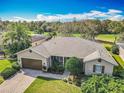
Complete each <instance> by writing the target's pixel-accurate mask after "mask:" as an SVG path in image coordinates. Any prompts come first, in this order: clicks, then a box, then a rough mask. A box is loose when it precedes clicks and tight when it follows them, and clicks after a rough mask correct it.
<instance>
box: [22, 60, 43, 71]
mask: <svg viewBox="0 0 124 93" xmlns="http://www.w3.org/2000/svg"><path fill="white" fill-rule="evenodd" d="M22 67H23V68H31V69H40V70H41V69H42V60H35V59H27V58H22Z"/></svg>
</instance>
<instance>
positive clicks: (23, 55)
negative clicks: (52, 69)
mask: <svg viewBox="0 0 124 93" xmlns="http://www.w3.org/2000/svg"><path fill="white" fill-rule="evenodd" d="M17 58H18V63H19V65H20V66H21V67H22V61H21V58H28V59H38V60H42V66H46V67H49V63H48V62H47V58H45V57H43V56H40V55H39V54H37V53H35V52H33V51H32V52H29V50H26V51H24V52H22V53H19V54H17Z"/></svg>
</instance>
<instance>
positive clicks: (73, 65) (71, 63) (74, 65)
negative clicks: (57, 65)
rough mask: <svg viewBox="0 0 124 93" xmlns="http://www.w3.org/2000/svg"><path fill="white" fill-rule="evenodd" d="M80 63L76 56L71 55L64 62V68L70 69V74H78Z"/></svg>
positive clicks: (80, 67)
mask: <svg viewBox="0 0 124 93" xmlns="http://www.w3.org/2000/svg"><path fill="white" fill-rule="evenodd" d="M82 67H83V66H82V63H81V62H80V60H79V59H78V58H76V57H72V58H70V59H68V60H67V62H66V64H65V68H66V69H67V70H68V71H70V73H71V74H72V75H74V76H75V75H78V74H80V73H81V72H82V69H83V68H82Z"/></svg>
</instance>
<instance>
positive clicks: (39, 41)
mask: <svg viewBox="0 0 124 93" xmlns="http://www.w3.org/2000/svg"><path fill="white" fill-rule="evenodd" d="M44 41H45V39H43V40H38V41H35V42H33V43H32V44H31V45H32V46H37V45H40V44H41V43H43V42H44Z"/></svg>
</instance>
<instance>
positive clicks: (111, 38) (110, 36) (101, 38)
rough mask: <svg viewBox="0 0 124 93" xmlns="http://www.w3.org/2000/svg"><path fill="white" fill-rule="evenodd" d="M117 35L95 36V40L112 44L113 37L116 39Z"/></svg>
mask: <svg viewBox="0 0 124 93" xmlns="http://www.w3.org/2000/svg"><path fill="white" fill-rule="evenodd" d="M117 36H118V35H115V34H100V35H98V36H96V38H95V39H96V40H102V41H108V42H114V40H115V37H117Z"/></svg>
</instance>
